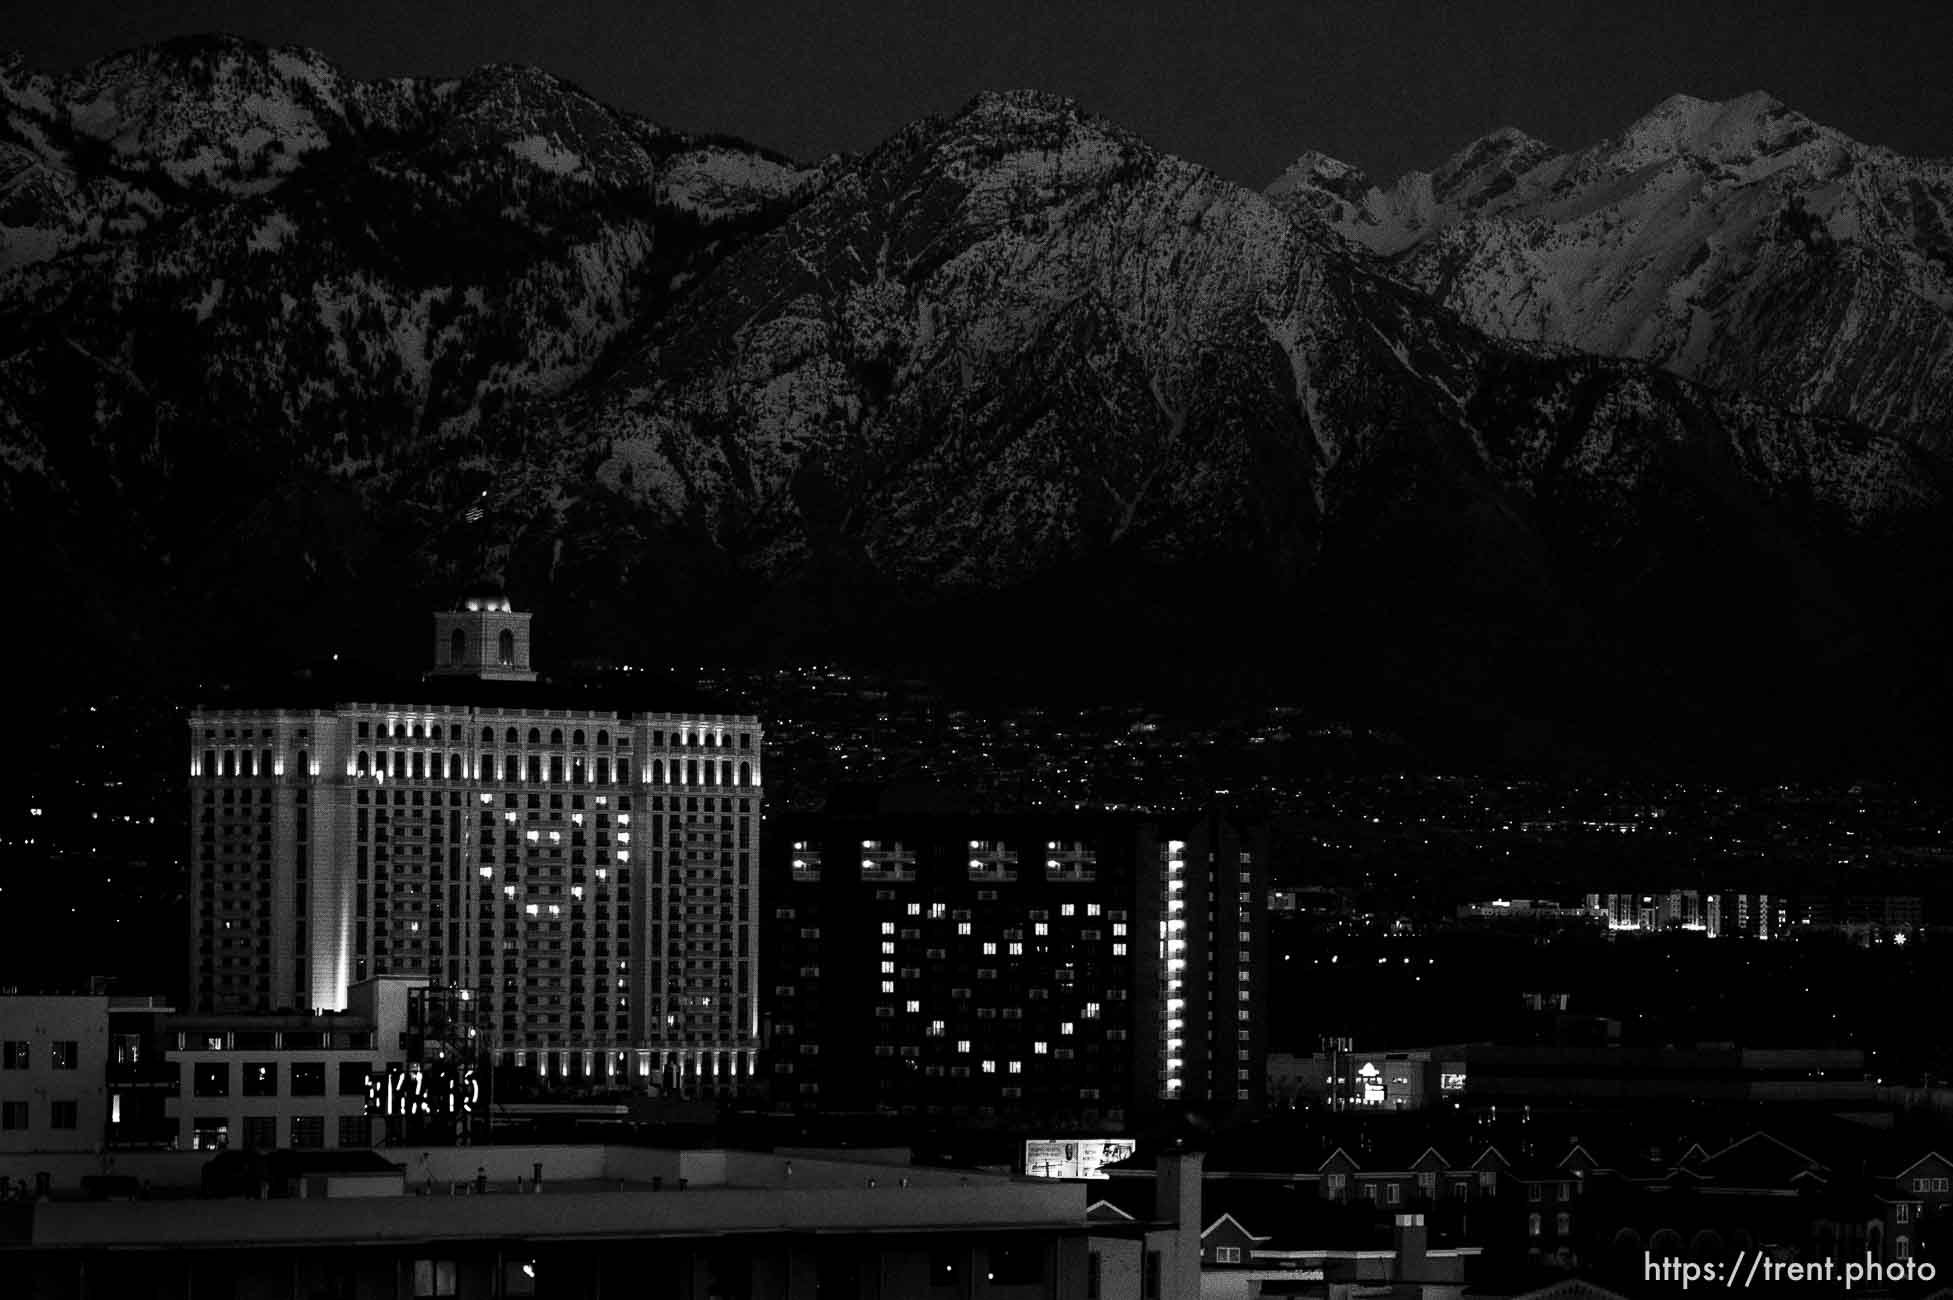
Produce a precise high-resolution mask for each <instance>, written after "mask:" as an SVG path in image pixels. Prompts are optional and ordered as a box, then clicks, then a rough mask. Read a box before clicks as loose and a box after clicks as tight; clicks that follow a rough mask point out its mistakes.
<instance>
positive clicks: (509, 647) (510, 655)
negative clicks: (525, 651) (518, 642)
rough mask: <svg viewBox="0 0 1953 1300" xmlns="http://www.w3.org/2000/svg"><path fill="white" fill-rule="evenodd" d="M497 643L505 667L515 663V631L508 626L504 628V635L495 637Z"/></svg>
mask: <svg viewBox="0 0 1953 1300" xmlns="http://www.w3.org/2000/svg"><path fill="white" fill-rule="evenodd" d="M495 645H496V650H497V653H498V655H499V657H500V659H501V663H502V666H503V667H504V668H507V667H509V666H511V665H512V664H514V663H515V633H514V632H511V631H510V630H509V629H508V628H503V629H502V635H501V636H499V637H497V638H496V639H495Z"/></svg>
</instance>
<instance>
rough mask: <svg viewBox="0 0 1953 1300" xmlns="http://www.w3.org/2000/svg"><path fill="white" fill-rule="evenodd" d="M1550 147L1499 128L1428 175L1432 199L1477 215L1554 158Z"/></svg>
mask: <svg viewBox="0 0 1953 1300" xmlns="http://www.w3.org/2000/svg"><path fill="white" fill-rule="evenodd" d="M1553 152H1554V151H1553V147H1552V146H1551V145H1548V144H1545V143H1544V142H1542V141H1539V140H1535V139H1534V138H1533V137H1532V136H1529V135H1527V134H1526V133H1525V132H1524V131H1521V130H1519V129H1518V128H1517V127H1510V126H1507V127H1500V128H1499V129H1498V130H1496V131H1492V132H1490V133H1488V134H1486V135H1484V136H1481V137H1479V138H1478V139H1477V140H1474V141H1472V143H1471V144H1469V145H1467V146H1466V147H1465V148H1463V149H1461V150H1459V151H1458V152H1457V153H1455V154H1453V155H1452V156H1451V157H1450V158H1449V159H1447V160H1446V161H1445V162H1444V164H1443V165H1442V166H1441V167H1439V168H1438V169H1437V170H1436V171H1435V172H1433V173H1431V196H1432V198H1434V199H1436V200H1437V201H1438V202H1439V203H1442V204H1448V205H1452V206H1453V207H1455V208H1457V209H1458V210H1460V211H1462V212H1476V211H1477V210H1478V209H1480V208H1482V207H1484V206H1485V204H1486V203H1488V202H1490V201H1491V200H1493V199H1496V198H1498V197H1499V196H1500V195H1502V194H1504V193H1506V192H1507V191H1508V190H1510V189H1512V187H1513V186H1514V185H1516V184H1517V183H1518V181H1519V178H1520V177H1521V176H1524V175H1525V174H1526V173H1527V172H1529V171H1531V170H1532V169H1533V168H1535V167H1537V166H1539V164H1541V163H1543V162H1545V161H1546V160H1547V159H1549V158H1551V157H1553Z"/></svg>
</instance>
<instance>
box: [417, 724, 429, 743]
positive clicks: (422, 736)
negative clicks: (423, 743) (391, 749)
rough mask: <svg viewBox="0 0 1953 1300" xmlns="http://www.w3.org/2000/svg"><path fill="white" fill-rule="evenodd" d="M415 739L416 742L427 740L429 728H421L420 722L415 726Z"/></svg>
mask: <svg viewBox="0 0 1953 1300" xmlns="http://www.w3.org/2000/svg"><path fill="white" fill-rule="evenodd" d="M414 739H415V740H426V739H427V728H425V727H423V726H421V725H420V724H419V723H418V722H416V723H415V724H414Z"/></svg>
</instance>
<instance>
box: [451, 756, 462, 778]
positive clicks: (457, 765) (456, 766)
mask: <svg viewBox="0 0 1953 1300" xmlns="http://www.w3.org/2000/svg"><path fill="white" fill-rule="evenodd" d="M460 779H461V755H459V754H449V755H448V780H450V781H459V780H460Z"/></svg>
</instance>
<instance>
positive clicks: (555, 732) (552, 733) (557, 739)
mask: <svg viewBox="0 0 1953 1300" xmlns="http://www.w3.org/2000/svg"><path fill="white" fill-rule="evenodd" d="M549 743H550V744H552V745H560V744H562V743H563V729H562V728H561V727H551V728H550V729H549Z"/></svg>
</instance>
